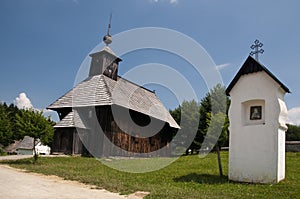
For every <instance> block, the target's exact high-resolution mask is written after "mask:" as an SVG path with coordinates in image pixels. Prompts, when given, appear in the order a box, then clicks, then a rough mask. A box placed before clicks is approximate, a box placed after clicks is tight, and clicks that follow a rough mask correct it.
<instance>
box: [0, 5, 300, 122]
mask: <svg viewBox="0 0 300 199" xmlns="http://www.w3.org/2000/svg"><path fill="white" fill-rule="evenodd" d="M299 7H300V1H297V0H289V1H283V0H282V1H279V0H278V1H271V0H265V1H258V0H252V1H238V0H236V1H232V0H228V1H220V0H126V1H122V0H109V1H105V0H103V1H99V0H1V1H0V27H1V31H0V35H1V37H0V44H1V45H0V55H1V59H0V67H1V73H0V90H1V92H0V101H5V102H7V103H12V102H14V101H16V97H18V96H19V94H20V93H23V92H24V93H26V96H27V98H29V99H30V101H31V103H32V105H33V107H35V108H38V109H44V108H45V107H47V106H48V105H49V104H51V103H52V102H53V101H54V100H56V99H57V98H58V97H60V96H61V95H63V94H64V93H65V92H66V91H68V90H69V89H71V88H72V87H73V85H74V81H75V77H76V73H77V71H78V69H79V67H80V64H81V63H82V61H83V60H84V58H85V57H86V56H87V54H88V53H89V52H90V51H91V50H92V49H93V48H94V47H95V46H96V45H97V44H99V43H100V42H101V39H102V37H103V36H104V35H105V34H106V31H107V23H108V19H109V15H110V13H111V12H112V13H113V19H112V29H111V34H112V35H114V34H117V33H120V32H122V31H126V30H129V29H133V28H140V27H149V26H150V27H163V28H170V29H173V30H176V31H179V32H182V33H184V34H186V35H188V36H189V37H191V38H193V39H194V40H196V41H197V42H198V43H199V44H201V45H202V46H203V47H204V48H205V49H206V51H207V52H208V53H209V54H210V56H211V57H212V59H213V60H214V61H215V63H216V64H217V65H223V66H226V67H223V68H222V69H220V73H221V75H222V78H223V82H224V84H225V85H226V86H227V85H228V84H229V83H230V81H231V80H232V78H233V77H234V75H235V74H236V72H237V71H238V69H239V68H240V67H241V65H242V63H243V62H244V61H245V59H246V58H247V56H248V55H249V52H250V48H249V47H250V45H251V44H252V43H253V41H254V40H255V39H259V40H260V41H261V42H262V43H264V47H263V48H264V50H265V53H264V54H263V55H261V56H260V61H261V62H262V63H263V64H264V65H265V66H267V67H268V69H269V70H270V71H272V72H273V73H274V74H275V75H276V76H277V77H278V78H279V79H280V80H281V81H282V82H283V83H284V84H285V85H287V86H288V87H289V89H290V90H291V91H292V94H287V95H286V103H287V107H288V109H289V114H290V118H291V119H290V120H291V121H292V122H294V123H298V124H300V101H299V100H298V99H299V97H300V91H299V89H298V86H299V83H300V78H299V77H300V68H299V66H298V65H299V60H298V59H299V52H300V51H299V46H300V38H299V35H300V23H299V19H300V12H299ZM166 39H167V38H166ZM139 53H140V54H139ZM147 53H149V52H137V53H136V54H135V53H130V54H128V55H125V56H123V57H121V58H122V59H123V62H121V64H120V75H122V74H124V73H125V72H126V71H127V70H129V69H130V68H131V67H132V66H135V65H136V64H143V63H149V62H158V63H163V64H168V65H169V66H174V67H175V68H179V67H181V68H184V67H185V64H184V63H183V62H182V63H181V61H180V60H177V58H175V57H173V56H172V55H168V54H166V53H165V54H164V53H158V52H155V51H153V52H150V54H151V55H152V56H142V55H145V54H147ZM149 57H151V58H149ZM179 65H180V66H179ZM186 67H188V66H186ZM188 73H189V72H187V74H186V76H189V74H188ZM197 81H199V85H204V83H203V79H201V78H200V79H199V80H197V79H193V80H191V83H192V84H194V86H195V88H199V90H200V89H202V92H199V98H200V97H201V96H200V95H201V94H200V93H202V94H204V93H206V92H207V90H205V89H204V90H203V88H204V87H203V86H198V83H197ZM22 96H23V97H24V95H22ZM26 96H25V97H26ZM158 96H159V97H160V98H161V100H162V101H163V103H165V104H166V106H167V107H168V108H173V107H174V106H175V104H176V103H175V104H174V102H171V101H172V100H169V99H168V97H166V96H167V95H166V96H165V95H164V94H159V93H158ZM168 96H170V95H168ZM20 97H21V96H19V99H20Z"/></svg>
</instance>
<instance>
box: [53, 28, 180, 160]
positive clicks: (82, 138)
mask: <svg viewBox="0 0 300 199" xmlns="http://www.w3.org/2000/svg"><path fill="white" fill-rule="evenodd" d="M103 41H104V42H105V44H106V46H105V47H104V48H103V49H102V50H101V51H99V52H96V53H92V54H90V57H91V64H90V69H89V76H88V77H87V78H86V79H85V80H84V81H82V82H80V83H79V84H78V85H76V86H75V87H74V88H73V89H71V90H70V91H69V92H67V93H66V94H64V95H63V96H62V97H60V98H59V99H57V100H56V101H55V102H53V103H52V104H51V105H50V106H48V107H47V108H48V109H50V110H54V111H57V113H58V115H59V118H60V121H59V122H58V123H57V124H56V125H55V126H54V128H55V133H54V141H53V146H52V152H53V153H63V154H86V155H89V154H90V155H93V156H95V157H103V156H136V155H138V156H145V157H149V156H156V155H157V156H167V155H169V154H170V151H171V147H170V146H169V143H170V141H171V140H172V137H173V136H174V134H176V132H177V130H178V129H179V128H180V127H179V126H178V124H177V123H176V122H175V120H174V119H173V118H172V116H171V115H170V113H169V112H168V110H167V109H166V108H165V107H164V106H163V104H162V103H161V102H160V100H159V99H158V97H157V96H156V95H155V93H154V92H153V91H150V90H148V89H146V88H144V87H142V86H139V85H137V84H135V83H133V82H131V81H128V80H126V79H124V78H122V77H120V76H118V67H119V63H120V62H121V61H122V60H121V59H120V58H119V57H117V56H116V55H115V54H114V53H113V51H112V50H111V49H110V47H109V44H110V43H111V42H112V38H111V36H110V34H109V28H108V32H107V35H106V36H105V37H104V38H103ZM145 75H146V74H145ZM150 123H151V124H155V125H154V127H153V128H147V127H148V126H151V125H150ZM156 127H157V128H156ZM158 127H159V128H158ZM152 131H153V132H152ZM156 131H157V132H156Z"/></svg>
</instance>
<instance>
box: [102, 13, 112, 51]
mask: <svg viewBox="0 0 300 199" xmlns="http://www.w3.org/2000/svg"><path fill="white" fill-rule="evenodd" d="M111 18H112V13H110V17H109V23H108V27H107V34H106V35H105V36H104V37H103V41H104V43H105V44H106V46H108V44H111V42H112V38H111V36H110V27H111Z"/></svg>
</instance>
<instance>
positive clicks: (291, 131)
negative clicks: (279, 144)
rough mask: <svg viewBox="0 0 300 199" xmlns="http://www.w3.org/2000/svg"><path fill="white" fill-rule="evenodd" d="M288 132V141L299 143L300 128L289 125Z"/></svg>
mask: <svg viewBox="0 0 300 199" xmlns="http://www.w3.org/2000/svg"><path fill="white" fill-rule="evenodd" d="M287 126H288V130H287V132H286V140H287V141H298V140H300V126H296V125H292V124H287Z"/></svg>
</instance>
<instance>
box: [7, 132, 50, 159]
mask: <svg viewBox="0 0 300 199" xmlns="http://www.w3.org/2000/svg"><path fill="white" fill-rule="evenodd" d="M33 142H34V139H33V138H32V137H29V136H25V137H24V138H23V140H21V141H15V142H14V143H12V144H10V145H9V146H7V147H6V148H5V149H4V152H6V153H8V154H17V155H33V154H34V150H33ZM35 150H36V153H37V154H38V155H49V154H50V152H51V148H50V147H49V146H45V145H42V143H41V142H40V140H37V142H36V144H35Z"/></svg>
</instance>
